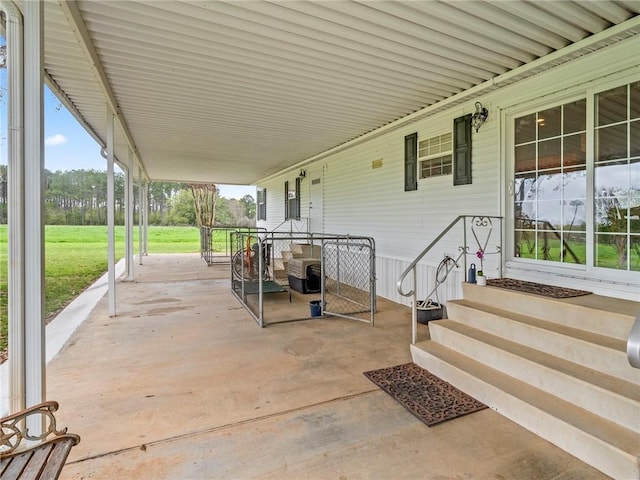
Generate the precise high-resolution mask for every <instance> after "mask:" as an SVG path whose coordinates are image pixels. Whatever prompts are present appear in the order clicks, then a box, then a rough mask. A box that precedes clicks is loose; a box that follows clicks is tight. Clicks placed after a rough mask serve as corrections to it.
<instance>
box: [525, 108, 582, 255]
mask: <svg viewBox="0 0 640 480" xmlns="http://www.w3.org/2000/svg"><path fill="white" fill-rule="evenodd" d="M586 117H587V115H586V100H585V99H580V100H576V101H575V102H570V103H565V104H564V105H557V106H554V107H551V108H547V109H545V110H540V111H537V112H533V113H530V114H528V115H524V116H521V117H518V118H516V119H515V121H514V122H515V123H514V136H515V145H514V162H515V165H514V170H515V177H514V214H515V224H514V226H515V256H517V257H522V258H531V259H536V260H546V261H555V262H564V263H577V264H585V263H586V229H587V217H586V213H587V206H586V199H587V195H586V193H587V165H586V161H587V155H586Z"/></svg>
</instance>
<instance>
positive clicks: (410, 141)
mask: <svg viewBox="0 0 640 480" xmlns="http://www.w3.org/2000/svg"><path fill="white" fill-rule="evenodd" d="M417 189H418V133H417V132H416V133H412V134H411V135H407V136H406V137H404V191H405V192H410V191H411V190H417Z"/></svg>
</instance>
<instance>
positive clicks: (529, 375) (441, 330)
mask: <svg viewBox="0 0 640 480" xmlns="http://www.w3.org/2000/svg"><path fill="white" fill-rule="evenodd" d="M429 329H430V332H431V339H432V340H433V341H434V342H437V343H439V344H441V345H444V346H446V347H447V348H450V349H451V350H455V351H457V352H460V353H461V354H463V355H465V356H468V357H470V358H473V359H474V360H476V361H478V362H481V363H483V364H485V365H488V366H489V367H491V368H493V369H495V370H498V371H501V372H503V373H505V374H507V375H510V376H512V377H514V378H517V379H519V380H521V381H523V382H525V383H527V384H529V385H532V386H533V387H536V388H539V389H540V390H544V391H546V392H548V393H550V394H552V395H555V396H557V397H560V398H562V399H564V400H566V401H568V402H572V403H574V404H576V405H578V406H580V407H582V408H584V409H586V410H589V411H591V412H593V413H595V414H597V415H600V416H602V417H604V418H607V419H608V420H611V421H612V422H615V423H617V424H619V425H621V426H622V427H625V428H630V429H634V430H635V431H636V432H638V433H640V402H637V401H633V400H632V399H630V398H626V397H623V396H620V395H618V394H615V393H612V392H610V391H608V390H604V389H602V388H600V387H598V386H596V385H593V384H591V383H587V382H584V381H582V380H580V379H577V378H575V377H573V376H570V375H565V374H563V373H561V372H559V371H556V370H553V369H551V368H549V367H546V366H543V365H540V364H538V363H535V362H533V361H531V360H528V359H526V358H523V357H520V356H518V355H516V354H513V353H511V352H507V351H504V350H501V349H499V348H496V347H494V346H492V345H489V344H486V343H484V342H482V341H479V340H476V339H474V338H471V337H468V336H466V335H464V334H462V333H460V332H456V331H453V330H451V329H449V328H447V327H446V326H443V325H442V322H431V323H430V325H429Z"/></svg>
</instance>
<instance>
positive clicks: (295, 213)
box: [293, 177, 301, 220]
mask: <svg viewBox="0 0 640 480" xmlns="http://www.w3.org/2000/svg"><path fill="white" fill-rule="evenodd" d="M300 181H301V179H300V177H296V211H295V212H294V213H293V215H294V217H295V219H296V220H300Z"/></svg>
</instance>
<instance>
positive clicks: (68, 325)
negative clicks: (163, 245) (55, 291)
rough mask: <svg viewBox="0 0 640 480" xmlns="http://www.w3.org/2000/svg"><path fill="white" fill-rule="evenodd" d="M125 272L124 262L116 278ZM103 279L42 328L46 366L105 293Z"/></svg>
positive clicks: (4, 403)
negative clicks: (43, 330) (43, 329)
mask: <svg viewBox="0 0 640 480" xmlns="http://www.w3.org/2000/svg"><path fill="white" fill-rule="evenodd" d="M124 270H125V261H124V259H122V260H120V261H119V262H118V263H117V264H116V278H119V277H120V276H121V275H122V274H123V273H124ZM107 276H108V274H107V273H106V272H105V274H104V275H102V276H101V277H100V278H99V279H98V280H96V281H95V282H94V283H93V284H92V285H91V286H90V287H88V288H87V289H86V290H85V291H84V292H82V293H81V294H80V295H78V296H77V297H76V298H75V299H74V300H73V301H72V302H71V303H70V304H69V305H67V306H66V307H65V309H64V310H62V311H61V312H60V313H59V314H58V315H56V317H55V318H54V319H53V320H52V321H51V322H49V324H48V325H47V327H46V332H45V341H46V345H47V346H46V352H47V353H46V358H47V363H49V362H50V361H51V359H52V358H53V357H55V356H56V355H57V354H58V352H59V351H60V350H61V349H62V347H63V346H64V344H65V343H67V340H69V338H70V337H71V335H73V332H75V331H76V329H77V328H78V327H79V326H80V325H81V324H82V322H84V321H85V320H86V319H87V318H88V317H89V314H90V313H91V311H92V310H93V309H94V308H95V306H96V305H97V303H98V302H99V301H100V299H101V298H102V297H103V296H104V295H105V294H106V293H107ZM8 414H9V362H8V361H6V362H4V363H3V364H2V365H0V417H3V416H5V415H8Z"/></svg>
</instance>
